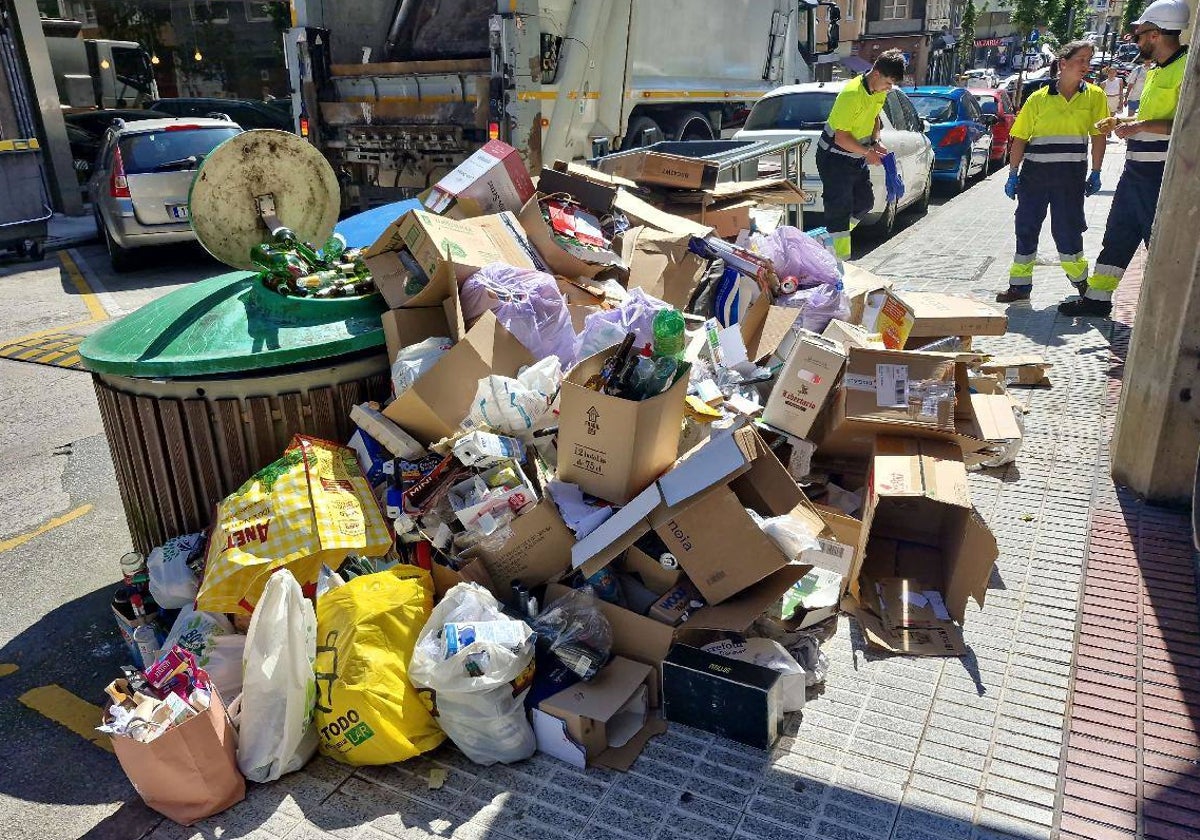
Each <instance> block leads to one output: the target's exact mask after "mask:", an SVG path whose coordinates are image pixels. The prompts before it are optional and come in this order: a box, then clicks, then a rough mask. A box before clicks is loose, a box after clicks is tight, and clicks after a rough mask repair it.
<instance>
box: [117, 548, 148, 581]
mask: <svg viewBox="0 0 1200 840" xmlns="http://www.w3.org/2000/svg"><path fill="white" fill-rule="evenodd" d="M120 562H121V577H122V578H124V579H125V585H126V586H129V587H132V588H134V589H145V588H146V587H147V586H149V584H150V572H149V571H148V570H147V568H146V558H145V556H143V555H142V553H141V552H140V551H129V552H126V553H125V554H123V555H121V561H120Z"/></svg>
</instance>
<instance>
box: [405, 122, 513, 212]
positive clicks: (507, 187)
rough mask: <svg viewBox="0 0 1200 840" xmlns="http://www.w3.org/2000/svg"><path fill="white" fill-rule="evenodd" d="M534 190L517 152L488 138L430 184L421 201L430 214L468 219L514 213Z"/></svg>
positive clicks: (502, 143)
mask: <svg viewBox="0 0 1200 840" xmlns="http://www.w3.org/2000/svg"><path fill="white" fill-rule="evenodd" d="M533 193H534V189H533V182H532V181H530V179H529V172H528V171H526V169H525V164H524V163H523V162H522V161H521V155H520V153H519V152H518V151H517V150H516V149H514V148H513V147H512V146H510V145H508V144H507V143H504V142H502V141H500V140H489V141H488V142H487V143H485V144H483V146H482V147H481V148H479V149H477V150H476V151H475V153H474V154H472V155H471V156H470V157H469V158H467V159H466V160H464V161H463V162H462V163H460V164H459V165H458V166H456V167H455V168H454V169H453V170H451V171H450V172H449V173H448V174H447V175H445V176H444V177H443V178H442V179H441V180H440V181H438V182H437V183H436V184H435V185H434V186H433V187H431V188H430V190H429V192H428V193H427V194H426V195H425V196H424V197H423V199H422V203H423V204H424V205H425V209H426V210H429V211H430V212H432V213H437V214H439V215H442V216H446V217H447V218H451V219H469V218H472V217H474V216H482V215H484V214H485V213H500V212H503V211H505V210H510V211H512V212H516V211H517V210H520V209H521V207H522V205H524V204H525V202H526V201H528V200H529V199H530V197H531V196H532V195H533Z"/></svg>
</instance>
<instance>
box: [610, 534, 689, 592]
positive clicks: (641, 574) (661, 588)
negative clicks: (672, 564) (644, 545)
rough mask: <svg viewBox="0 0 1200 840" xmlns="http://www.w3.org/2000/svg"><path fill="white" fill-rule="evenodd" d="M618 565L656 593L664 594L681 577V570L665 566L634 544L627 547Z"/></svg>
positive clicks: (676, 583)
mask: <svg viewBox="0 0 1200 840" xmlns="http://www.w3.org/2000/svg"><path fill="white" fill-rule="evenodd" d="M618 567H619V568H620V570H621V571H624V572H627V573H628V574H631V575H634V576H636V577H637V579H638V580H640V581H641V582H642V585H643V586H645V587H646V588H647V589H649V590H650V591H651V592H653V593H654V594H656V595H665V594H666V593H667V592H668V591H669V590H670V589H671V588H673V587H674V586H676V585H678V583H679V580H680V578H682V577H683V570H681V569H677V568H676V569H668V568H665V567H664V566H663V564H662V563H660V562H659V560H658V558H656V557H651V556H650V555H649V554H647V553H646V552H644V551H642V550H641V549H640V548H638V547H637V546H636V545H633V546H630V547H629V550H628V551H626V552H625V554H624V555H623V556H622V557H621V559H620V560H619V562H618Z"/></svg>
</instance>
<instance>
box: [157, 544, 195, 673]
mask: <svg viewBox="0 0 1200 840" xmlns="http://www.w3.org/2000/svg"><path fill="white" fill-rule="evenodd" d="M203 543H204V534H187V535H185V536H182V537H174V538H173V539H169V540H167V541H166V542H165V543H164V544H163V545H161V546H159V547H158V548H156V549H154V550H153V551H151V552H150V556H149V557H147V558H146V569H147V571H149V573H150V594H151V595H153V596H154V602H155V603H156V604H158V605H159V606H160V607H162V608H163V609H167V610H177V609H180V608H181V607H184V606H186V605H188V604H190V603H192V601H194V600H196V593H197V592H198V591H199V590H200V581H198V580H196V576H195V575H194V574H192V570H191V569H189V568H188V565H187V561H188V560H189V559H190V558H191V556H192V555H193V554H195V553H196V552H197V551H198V550H199V549H200V547H201V546H202V545H203ZM165 650H170V648H165Z"/></svg>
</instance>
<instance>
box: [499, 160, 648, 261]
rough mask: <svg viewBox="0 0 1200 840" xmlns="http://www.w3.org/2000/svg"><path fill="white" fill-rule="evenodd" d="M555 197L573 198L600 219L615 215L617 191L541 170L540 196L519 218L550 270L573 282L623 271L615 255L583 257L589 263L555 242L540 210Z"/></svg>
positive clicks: (528, 202)
mask: <svg viewBox="0 0 1200 840" xmlns="http://www.w3.org/2000/svg"><path fill="white" fill-rule="evenodd" d="M554 193H567V194H569V195H571V196H572V197H573V198H575V199H576V200H577V201H578V202H579V203H580V205H581V206H582V207H583V209H584V210H586V211H588V212H589V213H591V214H592V215H594V216H595V217H596V218H597V219H600V218H603V217H604V216H606V215H608V214H609V213H611V212H612V210H613V206H614V203H615V202H616V198H617V190H616V187H610V186H606V185H603V184H597V183H595V182H593V181H589V180H587V179H584V178H580V177H578V176H576V175H573V174H570V173H567V172H561V171H558V170H555V169H546V168H543V169H542V171H541V172H540V173H539V175H538V193H537V194H536V195H534V196H533V198H531V199H529V200H528V201H527V202H525V206H524V207H522V208H521V212H520V213H519V214H518V216H517V218H518V220H519V221H520V224H521V227H522V228H523V229H524V231H525V235H526V236H527V237H528V239H529V241H530V242H531V243H532V244H533V247H534V248H536V249H537V252H538V254H539V255H540V257H541V259H542V260H544V261H545V263H546V265H548V266H549V267H550V270H551V271H552V272H554V273H555V274H559V275H562V276H563V277H566V278H568V279H571V280H574V279H575V278H578V277H595V276H596V275H597V274H599V273H600V272H601V271H604V270H606V269H610V268H618V269H620V270H622V271H623V270H624V269H625V264H624V263H623V262H622V261H621V258H620V256H619V255H618V254H617V253H616V252H615V251H611V252H609V253H607V254H603V253H602V252H599V251H596V252H588V253H587V254H585V255H584V256H586V257H587V259H582V258H581V257H580V256H577V255H576V254H573V253H571V252H570V251H568V250H567V249H566V248H564V247H563V246H562V245H560V244H559V243H558V242H556V241H555V233H554V230H553V229H552V228H551V227H550V225H549V224H547V222H546V219H545V217H544V216H543V215H542V207H541V200H542V199H543V198H545V197H546V196H548V195H553V194H554ZM614 247H615V246H614Z"/></svg>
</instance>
